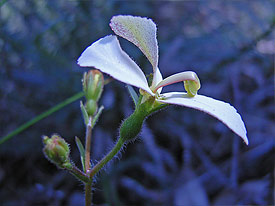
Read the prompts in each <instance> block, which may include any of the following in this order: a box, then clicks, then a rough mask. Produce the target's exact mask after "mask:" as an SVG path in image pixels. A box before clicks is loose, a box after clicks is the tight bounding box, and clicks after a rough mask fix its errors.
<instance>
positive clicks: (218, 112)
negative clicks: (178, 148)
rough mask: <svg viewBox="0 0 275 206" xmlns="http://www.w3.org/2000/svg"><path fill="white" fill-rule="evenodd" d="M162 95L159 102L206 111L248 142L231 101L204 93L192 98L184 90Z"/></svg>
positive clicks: (243, 127)
mask: <svg viewBox="0 0 275 206" xmlns="http://www.w3.org/2000/svg"><path fill="white" fill-rule="evenodd" d="M162 95H163V96H164V97H165V98H164V99H163V100H159V102H162V103H168V104H176V105H180V106H185V107H190V108H193V109H197V110H200V111H203V112H206V113H207V114H209V115H211V116H213V117H215V118H217V119H218V120H220V121H222V122H223V123H224V124H225V125H226V126H227V127H228V128H230V129H231V130H232V131H233V132H235V133H236V134H237V135H239V136H240V137H241V138H242V139H243V140H244V142H245V143H246V144H248V138H247V136H246V128H245V125H244V122H243V120H242V118H241V116H240V115H239V114H238V113H237V111H236V109H235V108H234V107H232V106H231V105H230V104H229V103H225V102H223V101H219V100H216V99H213V98H211V97H207V96H203V95H196V96H194V97H192V98H190V97H188V95H187V93H184V92H169V93H165V94H162Z"/></svg>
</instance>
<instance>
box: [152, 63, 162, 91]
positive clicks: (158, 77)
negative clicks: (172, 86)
mask: <svg viewBox="0 0 275 206" xmlns="http://www.w3.org/2000/svg"><path fill="white" fill-rule="evenodd" d="M153 75H154V76H153V82H152V89H153V88H155V87H156V86H157V85H158V83H159V82H161V81H162V79H163V78H162V75H161V73H160V70H159V68H158V67H157V68H156V69H155V72H154V74H153ZM161 90H162V87H161V88H159V89H158V90H157V91H158V93H159V94H160V93H161Z"/></svg>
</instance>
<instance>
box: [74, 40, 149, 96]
mask: <svg viewBox="0 0 275 206" xmlns="http://www.w3.org/2000/svg"><path fill="white" fill-rule="evenodd" d="M77 63H78V64H79V65H80V66H82V67H95V68H96V69H98V70H100V71H101V72H103V73H106V74H109V75H111V76H112V77H113V78H115V79H117V80H119V81H121V82H124V83H126V84H130V85H133V86H135V87H138V88H141V89H143V90H145V91H147V92H148V93H149V94H151V95H154V94H153V93H152V91H151V90H150V88H149V86H148V83H147V80H146V77H145V75H144V74H143V72H142V70H141V69H140V68H139V66H138V65H137V64H136V63H135V62H134V61H133V60H132V59H131V58H130V57H129V56H128V55H127V54H126V53H125V52H124V51H123V50H122V49H121V47H120V44H119V42H118V40H117V37H116V36H112V35H110V36H106V37H103V38H101V39H99V40H98V41H96V42H94V43H93V44H92V45H91V46H89V47H88V48H87V49H85V51H84V52H83V53H82V54H81V56H80V57H79V59H78V61H77Z"/></svg>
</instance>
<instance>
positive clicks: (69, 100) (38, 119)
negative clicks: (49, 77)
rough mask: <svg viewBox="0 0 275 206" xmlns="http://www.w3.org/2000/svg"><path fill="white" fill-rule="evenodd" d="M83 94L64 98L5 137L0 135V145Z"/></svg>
mask: <svg viewBox="0 0 275 206" xmlns="http://www.w3.org/2000/svg"><path fill="white" fill-rule="evenodd" d="M83 96H84V92H79V93H77V94H75V95H74V96H72V97H70V98H68V99H66V100H65V101H63V102H61V103H59V104H58V105H56V106H54V107H52V108H50V109H49V110H47V111H46V112H43V113H42V114H40V115H38V116H36V117H35V118H33V119H31V120H30V121H28V122H26V123H25V124H22V125H21V126H20V127H18V128H17V129H16V130H14V131H12V132H11V133H9V134H8V135H6V136H5V137H2V138H1V139H0V145H1V144H3V143H4V142H6V141H8V140H9V139H10V138H12V137H13V136H15V135H17V134H19V133H20V132H22V131H24V130H25V129H28V128H29V127H30V126H32V125H34V124H35V123H36V122H38V121H40V120H42V119H44V118H46V117H48V116H50V115H51V114H52V113H54V112H56V111H58V110H60V109H62V108H63V107H65V106H67V105H68V104H71V103H72V102H74V101H76V100H78V99H80V98H81V97H83Z"/></svg>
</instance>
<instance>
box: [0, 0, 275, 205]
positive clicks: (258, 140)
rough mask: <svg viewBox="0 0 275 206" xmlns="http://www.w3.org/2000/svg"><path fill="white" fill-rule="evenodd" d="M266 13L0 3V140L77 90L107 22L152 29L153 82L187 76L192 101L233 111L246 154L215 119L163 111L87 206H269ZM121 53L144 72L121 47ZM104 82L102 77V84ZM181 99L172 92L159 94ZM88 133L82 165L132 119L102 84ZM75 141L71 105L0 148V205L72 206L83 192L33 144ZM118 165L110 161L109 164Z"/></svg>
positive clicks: (226, 5)
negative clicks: (202, 98)
mask: <svg viewBox="0 0 275 206" xmlns="http://www.w3.org/2000/svg"><path fill="white" fill-rule="evenodd" d="M274 11H275V3H274V1H272V0H254V1H245V0H243V1H222V2H221V1H209V2H205V1H134V0H132V1H130V0H129V1H107V0H94V1H77V0H59V1H46V0H1V1H0V138H1V137H3V136H5V135H7V134H8V133H9V132H11V131H13V130H14V129H15V128H17V127H18V126H19V125H21V124H22V123H24V122H26V121H28V120H30V119H31V118H33V117H35V116H36V115H38V114H40V113H42V112H44V111H45V110H47V109H49V108H51V107H53V106H54V105H56V104H57V103H60V102H62V101H63V100H65V99H66V98H68V97H70V96H72V95H74V94H76V93H77V92H79V91H81V78H82V75H83V72H84V71H87V70H85V69H84V68H80V67H78V66H77V64H76V60H77V58H78V57H79V56H80V54H81V53H82V51H83V50H84V49H85V48H86V47H87V46H89V45H90V44H91V43H92V42H94V41H95V40H97V39H99V38H101V37H103V36H106V35H109V34H112V33H113V32H112V31H111V29H110V28H109V21H110V19H111V17H112V16H113V15H117V14H131V15H138V16H146V17H149V18H152V19H153V20H154V22H155V23H156V24H157V26H158V33H157V35H158V42H159V49H160V51H159V53H160V60H159V67H160V70H161V71H162V73H163V76H164V77H167V76H168V75H171V74H173V73H176V72H180V71H184V70H193V71H195V72H196V73H197V74H198V76H199V78H200V80H201V84H202V88H201V89H200V90H199V93H200V94H204V95H207V96H211V97H213V98H215V99H220V100H223V101H226V102H229V103H230V104H232V105H234V107H235V108H236V109H237V110H238V111H239V113H240V114H241V115H242V118H243V120H244V122H245V124H246V127H247V131H248V138H249V140H250V144H249V146H246V145H245V144H244V143H243V142H242V140H241V139H240V138H239V137H238V136H236V135H235V134H234V133H233V132H231V130H229V129H228V128H227V127H226V126H224V125H223V124H222V123H220V122H219V121H218V120H216V119H214V118H212V117H211V116H209V115H207V114H204V113H202V112H198V111H195V110H193V109H188V108H183V107H175V106H170V107H169V108H167V109H165V110H163V111H161V112H159V113H157V114H154V115H153V116H151V117H149V118H148V119H147V121H146V124H145V125H144V128H143V131H142V133H141V134H140V137H139V138H138V139H137V140H136V141H135V142H134V143H130V144H129V145H128V147H127V148H125V149H124V151H123V152H122V153H121V154H120V155H119V156H118V158H117V159H116V160H114V161H112V163H111V164H109V165H108V167H107V169H106V170H105V171H102V172H101V173H100V175H98V177H97V182H96V184H95V185H94V198H93V202H94V203H95V204H96V205H164V206H166V205H175V206H182V205H187V206H189V205H190V206H193V205H194V206H195V205H196V206H204V205H273V204H274V187H273V185H274V134H275V128H274V76H273V75H274V54H275V42H274V27H275V13H274ZM120 42H121V45H122V48H123V49H124V50H125V51H126V52H127V53H128V54H129V55H130V56H131V57H132V58H133V59H134V60H135V61H136V62H137V63H138V64H139V65H140V67H141V68H143V69H144V71H145V73H147V74H149V73H150V72H151V65H150V63H149V62H148V60H147V59H146V58H145V57H144V56H143V55H142V53H141V52H140V51H139V50H138V49H137V48H136V47H135V46H134V45H132V44H131V43H129V42H127V41H125V40H123V39H121V38H120ZM106 78H108V76H106ZM175 90H176V91H183V86H182V84H176V85H173V86H168V87H167V88H164V91H175ZM100 104H102V105H104V106H105V110H104V111H103V114H102V116H101V119H100V120H99V122H98V124H97V125H96V127H95V129H94V131H93V137H92V160H93V162H94V163H96V162H97V161H98V160H100V158H101V157H102V156H103V155H104V154H106V153H107V152H108V151H109V149H110V148H111V147H112V145H113V144H114V141H115V140H116V139H117V136H118V127H119V125H120V124H121V122H122V120H123V118H125V117H127V116H128V115H130V114H131V112H132V111H133V108H134V107H133V106H134V104H133V102H132V100H131V98H130V96H129V94H128V92H127V89H126V88H125V85H124V84H122V83H119V82H116V81H112V82H111V83H109V84H108V85H106V86H105V88H104V93H103V96H102V98H101V101H100ZM53 133H58V134H60V135H61V136H62V137H64V138H65V139H66V140H67V142H69V143H70V145H71V151H72V158H73V160H74V162H75V163H76V164H77V165H78V166H79V167H80V164H79V163H80V160H79V153H78V150H77V147H76V145H75V143H74V137H75V136H78V137H80V138H81V139H82V141H84V139H83V138H84V133H85V127H84V124H83V119H82V116H81V113H80V109H79V100H78V101H76V102H74V103H72V104H70V105H68V106H66V107H65V108H64V109H62V110H60V111H58V112H56V113H54V114H53V115H51V116H49V117H47V118H46V119H44V120H42V121H40V122H38V123H37V124H35V125H34V126H32V127H31V128H29V129H28V130H26V131H24V132H22V133H21V134H19V135H17V136H15V137H14V138H12V139H11V140H9V141H7V142H5V143H4V144H2V145H0V205H3V206H13V205H23V206H24V205H26V206H27V205H69V206H73V205H83V204H84V199H83V198H84V195H83V194H84V193H83V186H82V184H81V183H80V182H78V181H77V180H76V179H75V178H74V177H72V176H71V175H70V174H67V173H66V172H64V171H62V170H58V169H57V168H56V167H55V166H54V165H53V164H51V163H50V162H49V161H48V160H46V159H45V158H44V156H43V153H42V142H41V136H42V135H51V134H53ZM118 159H119V161H118Z"/></svg>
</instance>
